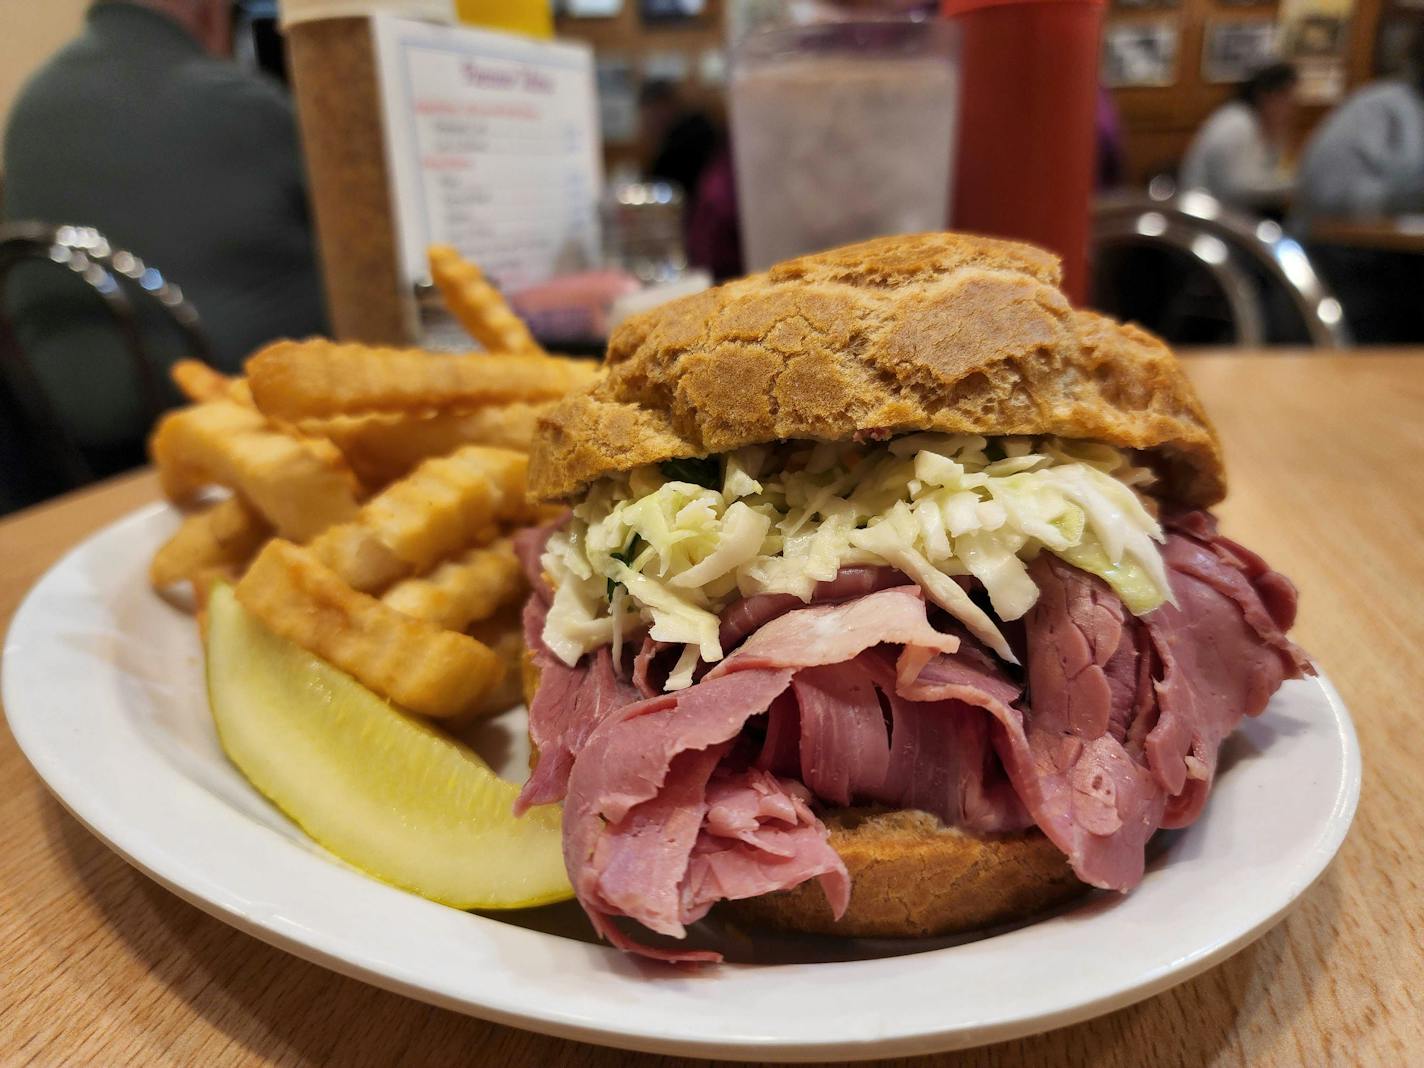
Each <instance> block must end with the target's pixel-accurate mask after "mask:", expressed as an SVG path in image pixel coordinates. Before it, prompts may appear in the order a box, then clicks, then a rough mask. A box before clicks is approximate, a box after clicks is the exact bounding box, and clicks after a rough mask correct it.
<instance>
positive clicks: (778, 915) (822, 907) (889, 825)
mask: <svg viewBox="0 0 1424 1068" xmlns="http://www.w3.org/2000/svg"><path fill="white" fill-rule="evenodd" d="M823 821H824V822H825V824H826V826H827V827H828V828H829V829H830V832H831V847H832V848H833V849H835V851H836V852H837V853H839V854H840V856H841V859H842V860H843V861H845V866H846V869H847V870H848V871H849V872H850V878H851V891H850V906H849V907H848V908H847V909H846V912H845V915H844V916H842V917H841V918H840V919H839V920H837V919H835V918H834V917H832V915H831V909H830V906H829V905H827V904H826V897H825V894H823V893H822V891H821V888H820V886H819V884H817V883H816V882H815V881H814V880H813V881H811V882H807V883H802V884H801V885H800V886H798V887H796V888H795V889H792V890H783V891H779V892H777V893H774V894H764V895H762V896H761V897H754V898H748V899H746V900H743V901H729V902H725V903H724V904H722V905H720V906H719V911H720V912H721V914H722V915H724V916H728V917H729V918H732V919H735V920H738V921H741V922H744V923H747V924H755V925H760V926H764V927H774V928H778V929H780V930H786V931H804V932H807V933H810V934H832V935H844V936H847V937H854V938H923V937H928V936H931V935H947V934H954V933H956V932H960V931H970V930H975V929H978V928H983V927H993V926H995V925H998V924H1002V923H1009V922H1011V921H1015V920H1022V919H1027V918H1028V917H1030V916H1032V915H1034V914H1035V913H1039V912H1042V911H1044V910H1045V909H1049V908H1052V907H1053V906H1055V905H1059V904H1062V903H1063V902H1064V901H1067V900H1068V899H1070V898H1072V897H1075V896H1077V895H1078V894H1081V893H1083V892H1084V891H1085V890H1087V889H1088V887H1087V886H1086V885H1085V884H1084V883H1081V882H1079V881H1078V879H1077V877H1076V876H1074V874H1073V871H1072V869H1071V868H1070V867H1069V866H1068V859H1067V857H1065V856H1064V855H1063V853H1062V851H1061V850H1060V849H1059V848H1058V847H1057V846H1055V845H1054V844H1053V843H1052V842H1050V841H1049V840H1048V839H1047V838H1045V837H1044V836H1043V832H1041V831H1038V830H1030V831H1024V832H1020V833H1016V834H996V835H974V834H968V833H966V832H964V831H960V830H956V829H955V828H952V827H946V826H944V824H942V823H940V821H939V820H938V819H936V818H935V817H934V816H932V815H930V814H929V813H928V812H919V811H914V810H909V809H899V810H895V811H887V810H884V809H867V808H847V809H839V810H836V811H833V812H830V813H828V814H826V815H825V816H823Z"/></svg>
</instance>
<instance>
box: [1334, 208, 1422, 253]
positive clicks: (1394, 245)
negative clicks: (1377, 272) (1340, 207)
mask: <svg viewBox="0 0 1424 1068" xmlns="http://www.w3.org/2000/svg"><path fill="white" fill-rule="evenodd" d="M1310 243H1311V244H1313V245H1341V246H1344V247H1346V248H1359V249H1370V250H1372V251H1375V252H1415V253H1419V252H1424V216H1418V215H1408V216H1402V217H1400V218H1390V217H1385V218H1380V219H1317V220H1315V222H1313V223H1312V224H1311V226H1310Z"/></svg>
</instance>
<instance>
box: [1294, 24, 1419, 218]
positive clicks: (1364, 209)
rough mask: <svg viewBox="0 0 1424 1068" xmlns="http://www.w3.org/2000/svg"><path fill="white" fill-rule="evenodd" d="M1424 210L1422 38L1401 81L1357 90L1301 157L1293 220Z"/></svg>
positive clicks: (1415, 44) (1411, 55)
mask: <svg viewBox="0 0 1424 1068" xmlns="http://www.w3.org/2000/svg"><path fill="white" fill-rule="evenodd" d="M1421 210H1424V33H1421V34H1418V35H1416V37H1415V38H1414V42H1413V45H1412V47H1411V49H1410V57H1409V65H1408V70H1407V72H1406V76H1405V77H1403V78H1400V79H1398V80H1389V81H1381V82H1374V83H1371V84H1370V85H1366V86H1364V87H1363V88H1361V89H1358V90H1356V91H1355V93H1354V94H1352V95H1351V96H1350V98H1349V99H1347V100H1346V101H1345V102H1344V103H1343V104H1341V105H1340V106H1339V107H1338V108H1336V109H1335V110H1334V111H1333V112H1332V113H1331V114H1330V115H1329V116H1328V117H1327V118H1326V119H1325V121H1324V122H1322V123H1321V124H1320V127H1319V128H1318V129H1317V130H1316V131H1315V133H1314V135H1313V136H1312V137H1311V138H1310V142H1309V144H1307V145H1306V149H1305V152H1304V154H1303V155H1302V156H1301V161H1300V170H1299V172H1298V176H1297V182H1296V195H1295V205H1294V211H1293V212H1292V216H1291V217H1292V221H1293V224H1294V226H1295V227H1296V228H1298V229H1300V230H1302V231H1305V230H1308V229H1309V224H1310V221H1311V220H1312V219H1314V218H1319V217H1323V216H1332V217H1352V218H1357V219H1358V218H1376V217H1380V216H1385V215H1399V214H1403V213H1406V212H1410V211H1421Z"/></svg>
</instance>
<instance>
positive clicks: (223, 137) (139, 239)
mask: <svg viewBox="0 0 1424 1068" xmlns="http://www.w3.org/2000/svg"><path fill="white" fill-rule="evenodd" d="M232 26H233V4H232V0H98V2H96V3H94V4H93V5H92V6H91V7H90V9H89V11H88V15H87V19H86V23H85V28H84V30H83V32H82V33H81V34H80V35H79V37H78V38H76V39H75V40H74V41H73V42H71V43H70V44H69V45H67V46H66V47H65V48H63V49H62V50H61V51H60V52H59V53H58V54H56V55H55V56H54V57H53V58H52V59H51V60H50V61H49V62H48V63H47V64H46V65H45V66H44V67H42V68H41V69H40V70H39V71H38V72H37V73H36V74H35V76H34V77H33V78H32V79H31V80H30V81H29V83H28V84H27V85H26V86H25V88H24V90H23V91H22V92H21V94H20V96H19V98H18V100H17V101H16V103H15V106H14V109H13V111H12V112H11V116H10V122H9V126H8V129H7V130H6V131H5V153H4V160H5V205H4V210H5V215H6V217H7V220H9V221H29V222H43V223H49V224H54V225H63V224H72V225H76V226H91V227H94V228H95V229H97V230H98V231H99V232H100V233H102V234H103V235H104V236H105V237H107V238H108V240H109V241H110V243H111V244H112V245H113V246H114V247H115V248H122V249H125V250H127V251H129V252H132V253H134V254H135V255H137V256H138V257H139V258H141V259H142V260H144V261H145V263H147V264H149V265H150V266H153V267H157V268H158V269H159V270H161V271H162V272H163V274H164V275H165V276H166V277H167V278H168V279H169V280H170V281H172V282H176V283H177V284H178V285H179V286H181V287H182V290H183V292H184V294H185V296H186V297H187V298H188V299H189V300H190V301H192V303H193V304H194V306H195V307H196V308H197V310H198V313H199V315H200V316H201V318H202V322H203V327H204V330H205V333H206V334H207V337H208V340H209V343H210V345H211V348H212V355H213V357H214V359H215V362H217V363H218V364H219V365H220V366H221V367H222V368H224V369H225V370H229V371H231V370H235V369H236V368H237V367H238V366H239V364H240V362H241V360H242V359H243V357H244V356H246V355H247V354H248V353H249V352H250V351H251V350H252V349H253V348H255V347H256V346H258V345H260V344H262V343H263V342H265V341H268V340H270V339H272V338H275V337H278V336H283V335H297V336H301V335H307V334H312V333H320V332H323V331H324V330H325V328H326V319H325V314H324V311H323V306H322V297H321V290H320V279H319V275H318V271H317V266H316V257H315V249H314V247H313V234H312V228H311V223H310V219H309V215H308V208H307V200H306V190H305V181H304V176H303V169H302V160H301V155H300V150H299V146H298V141H297V129H296V122H295V116H294V114H293V110H292V106H291V104H290V102H289V100H288V98H287V97H286V95H285V93H284V92H283V90H282V89H281V88H280V87H279V86H278V85H277V84H276V83H275V82H273V81H271V80H270V79H268V78H266V77H264V76H262V75H258V74H253V73H249V72H247V71H245V70H243V69H241V68H240V67H238V66H237V65H236V64H235V63H233V62H232V61H231V59H230V58H229V57H230V55H231V52H232V44H233V41H232ZM3 296H4V299H5V310H6V312H7V314H8V317H9V319H10V322H11V323H12V324H13V326H14V330H15V334H16V336H17V338H18V342H19V347H20V349H21V351H22V352H23V353H24V355H25V356H26V358H27V360H28V362H29V364H30V365H31V367H32V368H33V370H34V372H35V374H36V376H37V378H38V379H39V382H40V385H41V387H42V388H43V390H44V392H45V393H46V394H47V395H48V397H49V399H50V401H51V402H52V405H53V407H54V408H55V409H56V411H57V414H58V416H59V418H60V419H61V421H62V422H63V423H64V425H65V426H66V427H67V428H68V429H69V431H70V432H71V434H72V435H73V436H74V438H75V439H76V441H77V443H78V444H79V445H80V447H81V448H82V449H83V451H84V453H85V455H86V458H87V459H88V460H89V462H90V467H91V468H92V469H94V471H95V473H97V474H103V473H106V472H107V471H112V470H118V469H122V468H123V467H125V466H129V465H130V464H131V463H133V462H135V461H136V460H138V459H140V458H141V457H142V445H141V443H142V439H143V435H144V433H145V431H146V430H147V427H146V426H145V425H144V422H145V420H144V405H143V401H142V393H141V391H140V388H139V384H138V382H137V381H136V378H137V376H136V374H135V372H134V370H133V367H132V364H131V363H130V361H129V359H128V357H127V355H126V350H125V349H124V347H123V345H122V342H121V340H120V337H119V335H118V333H117V332H116V330H115V328H114V326H113V323H112V320H111V319H110V318H109V316H108V314H107V312H106V311H105V309H104V307H103V305H102V304H101V303H100V301H99V300H98V299H97V297H96V296H95V295H94V294H93V293H92V292H91V291H90V289H89V287H88V286H87V285H86V284H84V283H83V282H82V281H80V280H79V279H77V278H74V277H72V276H71V275H70V274H69V272H67V271H65V270H63V269H60V268H57V267H54V266H52V265H49V264H28V263H26V264H22V265H21V266H20V267H18V268H16V270H15V271H13V272H12V274H11V277H10V283H9V285H8V286H7V291H6V293H5V294H4V295H3ZM150 303H151V302H148V301H143V300H141V299H136V300H135V306H136V310H138V311H140V312H143V313H144V314H143V315H142V316H141V318H140V322H141V326H142V328H143V335H144V343H145V349H146V350H147V351H148V353H149V355H150V358H151V359H152V361H153V362H154V363H155V364H156V367H155V371H156V373H157V374H158V375H159V376H163V375H164V371H165V369H166V366H167V364H168V363H170V362H172V360H174V359H176V358H178V357H181V356H184V355H188V353H185V352H183V351H182V350H181V346H180V343H179V339H178V337H177V335H176V332H173V331H172V330H171V329H169V330H167V331H165V321H164V319H163V318H162V316H161V315H159V314H158V313H157V309H151V308H147V307H146V305H148V304H150Z"/></svg>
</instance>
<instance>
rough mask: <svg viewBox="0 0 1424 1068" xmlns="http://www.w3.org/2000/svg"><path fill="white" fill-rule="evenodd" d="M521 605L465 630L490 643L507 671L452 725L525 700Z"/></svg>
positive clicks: (498, 710) (489, 714)
mask: <svg viewBox="0 0 1424 1068" xmlns="http://www.w3.org/2000/svg"><path fill="white" fill-rule="evenodd" d="M521 609H522V606H521V605H517V604H514V605H508V606H506V607H505V608H502V609H500V611H499V613H498V614H497V615H494V616H491V617H490V618H489V619H484V620H481V621H480V622H478V623H476V624H474V625H473V626H472V627H470V628H469V629H468V630H467V631H466V633H468V634H469V635H470V636H471V637H472V638H474V639H475V640H476V641H478V642H480V643H481V644H482V645H487V646H489V648H490V650H491V651H492V652H493V653H494V655H495V657H496V658H497V659H498V660H499V663H500V666H501V668H502V669H503V671H504V674H503V676H502V677H501V678H500V680H499V682H497V683H496V684H495V685H494V686H492V687H491V688H490V690H489V692H488V693H486V694H485V696H484V697H482V698H480V700H479V701H478V702H476V703H475V704H473V705H471V706H470V708H469V710H468V711H466V712H464V713H462V714H461V715H460V717H459V719H458V720H457V721H455V722H454V723H451V724H450V725H451V726H453V727H456V728H457V729H458V728H460V727H463V726H465V725H466V724H470V723H474V722H476V721H478V720H482V719H488V718H489V717H490V716H497V715H499V714H500V713H501V712H505V711H508V710H509V709H511V708H513V707H514V706H515V705H517V704H520V703H521V702H523V701H524V673H523V668H524V626H523V623H522V621H521V619H520V615H521Z"/></svg>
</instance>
